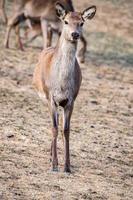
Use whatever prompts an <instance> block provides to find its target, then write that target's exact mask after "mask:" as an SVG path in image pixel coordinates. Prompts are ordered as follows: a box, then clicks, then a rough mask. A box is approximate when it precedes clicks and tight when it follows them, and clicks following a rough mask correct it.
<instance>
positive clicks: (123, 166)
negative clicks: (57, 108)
mask: <svg viewBox="0 0 133 200" xmlns="http://www.w3.org/2000/svg"><path fill="white" fill-rule="evenodd" d="M73 4H74V7H75V9H76V10H79V11H82V10H83V9H85V8H87V7H88V6H91V5H96V6H97V12H96V16H95V17H94V19H92V20H90V21H88V22H86V24H85V26H84V36H85V38H86V40H87V42H88V46H87V53H86V58H85V63H84V64H81V70H82V74H83V81H82V86H81V89H80V93H79V96H78V98H77V101H76V102H75V109H74V112H73V116H72V122H71V137H70V148H71V164H72V174H71V175H66V174H63V173H62V167H63V142H62V137H61V134H59V141H58V152H59V159H60V163H59V164H60V172H59V173H51V172H50V171H49V150H50V142H51V120H50V118H49V114H48V110H47V106H45V105H44V104H43V103H42V101H41V100H40V99H39V98H38V96H37V94H36V93H35V91H34V89H33V88H32V75H33V70H34V68H35V65H36V63H37V61H38V55H39V54H40V52H41V50H42V43H43V39H42V36H38V37H37V38H36V39H35V40H33V41H31V42H30V41H29V39H27V38H25V34H24V32H25V31H24V30H25V24H24V23H23V24H22V25H21V27H22V28H21V36H22V41H23V44H24V51H21V50H18V48H17V44H16V39H15V33H14V30H12V33H11V37H10V49H5V48H4V45H3V43H4V38H5V30H6V25H5V24H3V22H2V19H1V18H0V137H1V141H0V152H1V158H0V159H1V162H0V167H1V170H0V199H2V200H6V199H10V200H14V199H17V200H19V199H23V200H31V199H32V200H33V199H35V200H37V199H38V200H41V199H54V200H55V199H57V200H60V199H61V200H65V199H66V200H69V199H70V200H71V199H75V200H76V199H77V200H78V199H88V200H106V199H108V200H132V199H133V193H132V190H131V189H132V177H133V171H132V166H133V160H132V156H133V154H132V153H133V152H132V144H133V138H132V130H133V108H132V106H133V1H132V0H89V1H88V0H82V1H78V0H73ZM5 10H6V14H7V16H8V18H10V16H11V15H12V10H13V9H12V1H11V0H7V1H6V4H5ZM56 40H57V38H56V36H55V37H54V41H53V43H54V44H55V43H56Z"/></svg>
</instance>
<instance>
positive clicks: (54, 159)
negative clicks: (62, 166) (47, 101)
mask: <svg viewBox="0 0 133 200" xmlns="http://www.w3.org/2000/svg"><path fill="white" fill-rule="evenodd" d="M50 112H51V117H52V125H53V127H52V143H51V161H52V171H58V157H57V136H58V113H57V109H56V107H55V106H54V107H52V108H50Z"/></svg>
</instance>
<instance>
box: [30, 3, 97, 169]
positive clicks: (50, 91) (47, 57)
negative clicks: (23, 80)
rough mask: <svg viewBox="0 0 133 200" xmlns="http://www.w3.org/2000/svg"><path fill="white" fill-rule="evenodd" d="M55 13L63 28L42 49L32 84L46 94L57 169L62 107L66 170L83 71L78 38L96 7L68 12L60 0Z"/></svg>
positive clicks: (53, 163)
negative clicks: (53, 41)
mask: <svg viewBox="0 0 133 200" xmlns="http://www.w3.org/2000/svg"><path fill="white" fill-rule="evenodd" d="M56 13H57V16H58V17H59V18H60V19H61V20H62V23H63V30H62V33H61V36H60V39H59V41H58V43H57V45H56V47H55V48H53V47H50V48H48V49H46V50H44V51H43V52H42V53H41V56H40V60H39V62H38V65H37V67H36V68H35V71H34V76H33V84H34V86H35V88H36V90H37V92H38V94H39V95H40V96H41V97H42V98H45V97H46V100H47V103H48V107H49V111H50V114H51V118H52V134H53V139H52V144H51V156H52V159H51V160H52V170H54V171H55V170H58V158H57V136H58V107H59V106H61V107H62V108H63V112H64V114H63V135H64V145H65V155H64V156H65V164H64V171H65V172H70V156H69V134H70V119H71V115H72V111H73V107H74V101H75V99H76V97H77V95H78V92H79V88H80V84H81V71H80V67H79V64H78V61H77V59H76V49H77V41H78V39H79V38H80V35H81V34H82V27H83V24H84V22H85V21H86V20H87V19H92V18H93V17H94V15H95V13H96V7H95V6H92V7H89V8H87V9H85V10H84V11H83V12H82V13H80V12H67V11H66V10H65V8H64V6H63V5H62V4H60V3H57V4H56Z"/></svg>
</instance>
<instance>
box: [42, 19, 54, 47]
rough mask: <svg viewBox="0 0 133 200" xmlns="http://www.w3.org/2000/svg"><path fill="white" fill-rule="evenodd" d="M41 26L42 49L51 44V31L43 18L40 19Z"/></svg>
mask: <svg viewBox="0 0 133 200" xmlns="http://www.w3.org/2000/svg"><path fill="white" fill-rule="evenodd" d="M41 28H42V34H43V40H44V41H43V42H44V46H43V47H44V49H45V48H47V47H49V46H50V44H51V38H52V32H51V30H49V27H48V22H47V20H45V19H41Z"/></svg>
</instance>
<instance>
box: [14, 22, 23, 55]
mask: <svg viewBox="0 0 133 200" xmlns="http://www.w3.org/2000/svg"><path fill="white" fill-rule="evenodd" d="M15 32H16V41H17V45H18V48H19V49H20V50H21V51H24V48H23V44H22V41H21V37H20V28H19V25H17V26H16V27H15Z"/></svg>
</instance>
